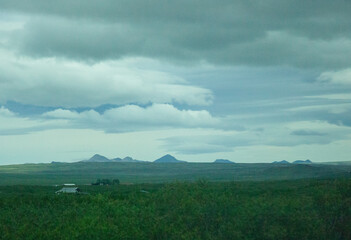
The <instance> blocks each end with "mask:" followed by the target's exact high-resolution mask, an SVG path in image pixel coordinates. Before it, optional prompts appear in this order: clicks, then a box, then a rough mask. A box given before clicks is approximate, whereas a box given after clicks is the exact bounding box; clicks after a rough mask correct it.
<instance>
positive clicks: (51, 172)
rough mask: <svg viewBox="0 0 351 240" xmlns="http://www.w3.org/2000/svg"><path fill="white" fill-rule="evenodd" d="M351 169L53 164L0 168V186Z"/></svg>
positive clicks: (298, 175) (244, 177)
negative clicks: (100, 179) (106, 179)
mask: <svg viewBox="0 0 351 240" xmlns="http://www.w3.org/2000/svg"><path fill="white" fill-rule="evenodd" d="M350 171H351V165H341V164H339V165H326V164H311V165H302V164H301V165H299V164H225V163H224V164H220V163H216V164H215V163H82V162H81V163H55V164H22V165H8V166H0V185H18V184H25V185H55V184H63V183H76V184H89V183H92V182H94V181H96V179H98V178H109V179H113V178H118V179H120V180H121V182H122V183H163V182H174V181H196V180H198V179H207V180H209V181H248V180H254V181H262V180H291V179H305V178H335V177H347V176H350Z"/></svg>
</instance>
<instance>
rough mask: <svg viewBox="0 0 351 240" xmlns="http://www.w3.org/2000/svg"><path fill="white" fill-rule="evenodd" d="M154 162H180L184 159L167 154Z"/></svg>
mask: <svg viewBox="0 0 351 240" xmlns="http://www.w3.org/2000/svg"><path fill="white" fill-rule="evenodd" d="M154 162H155V163H182V162H185V161H180V160H178V159H176V158H175V157H173V156H172V155H169V154H167V155H164V156H163V157H161V158H159V159H156V160H155V161H154Z"/></svg>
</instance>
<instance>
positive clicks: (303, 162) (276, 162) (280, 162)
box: [272, 159, 312, 164]
mask: <svg viewBox="0 0 351 240" xmlns="http://www.w3.org/2000/svg"><path fill="white" fill-rule="evenodd" d="M272 163H273V164H290V163H289V162H288V161H286V160H282V161H274V162H272ZM311 163H312V161H311V160H309V159H307V160H296V161H294V162H292V164H311Z"/></svg>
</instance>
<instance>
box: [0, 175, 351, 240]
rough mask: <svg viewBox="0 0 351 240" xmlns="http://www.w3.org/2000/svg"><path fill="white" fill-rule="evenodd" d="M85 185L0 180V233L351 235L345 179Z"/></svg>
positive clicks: (349, 189)
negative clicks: (75, 190) (68, 190)
mask: <svg viewBox="0 0 351 240" xmlns="http://www.w3.org/2000/svg"><path fill="white" fill-rule="evenodd" d="M82 189H83V190H84V191H86V192H88V193H89V194H84V195H68V194H61V195H55V194H54V192H55V191H56V190H57V188H55V187H53V186H0V239H36V240H38V239H82V240H86V239H133V240H134V239H191V240H192V239H248V240H249V239H260V240H262V239H296V240H302V239H306V240H313V239H316V240H323V239H328V240H329V239H351V181H350V179H335V180H294V181H261V182H252V181H251V182H207V181H204V180H200V181H196V182H183V183H171V184H134V185H129V186H127V185H120V186H117V185H114V186H82ZM141 190H143V191H141ZM145 191H146V192H145Z"/></svg>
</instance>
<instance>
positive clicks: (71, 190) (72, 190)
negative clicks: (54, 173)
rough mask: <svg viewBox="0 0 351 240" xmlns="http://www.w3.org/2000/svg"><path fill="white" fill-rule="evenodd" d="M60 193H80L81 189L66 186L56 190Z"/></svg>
mask: <svg viewBox="0 0 351 240" xmlns="http://www.w3.org/2000/svg"><path fill="white" fill-rule="evenodd" d="M60 193H80V189H79V188H78V187H64V188H62V189H60V190H58V191H56V194H60Z"/></svg>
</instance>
